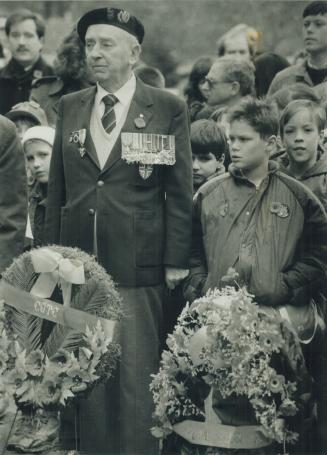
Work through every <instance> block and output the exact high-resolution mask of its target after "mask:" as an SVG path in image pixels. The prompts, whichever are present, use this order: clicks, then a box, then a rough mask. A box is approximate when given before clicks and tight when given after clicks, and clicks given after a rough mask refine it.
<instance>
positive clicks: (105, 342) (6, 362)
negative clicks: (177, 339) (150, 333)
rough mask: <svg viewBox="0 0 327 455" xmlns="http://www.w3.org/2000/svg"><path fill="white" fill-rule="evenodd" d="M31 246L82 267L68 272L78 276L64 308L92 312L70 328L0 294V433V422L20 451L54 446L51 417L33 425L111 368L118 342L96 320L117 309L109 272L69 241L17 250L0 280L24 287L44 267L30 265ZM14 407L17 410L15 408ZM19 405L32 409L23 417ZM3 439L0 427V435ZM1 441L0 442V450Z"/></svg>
mask: <svg viewBox="0 0 327 455" xmlns="http://www.w3.org/2000/svg"><path fill="white" fill-rule="evenodd" d="M35 252H36V255H38V256H40V254H41V257H42V255H45V259H46V260H47V259H49V258H50V259H51V260H52V258H53V257H54V258H55V259H56V260H57V259H58V258H59V259H58V263H59V262H60V261H61V260H63V261H64V265H65V266H67V264H68V265H72V264H73V265H74V266H75V268H76V267H77V268H78V267H79V268H82V270H83V273H84V278H83V282H82V281H79V280H76V279H75V283H80V284H71V285H70V294H69V300H70V301H69V309H70V308H71V309H72V311H76V310H80V315H82V316H81V317H82V318H83V315H85V316H86V314H88V315H92V316H93V317H94V319H93V320H94V324H93V326H92V327H88V325H87V324H86V326H85V330H83V331H78V330H76V328H72V327H71V326H69V325H61V324H55V323H53V322H50V323H49V321H45V320H44V319H42V318H40V317H37V316H35V315H33V314H30V313H28V312H25V311H22V310H21V309H17V307H15V308H14V307H13V306H9V304H6V301H5V300H4V301H2V302H0V334H1V336H0V374H1V379H0V436H1V434H2V433H1V430H3V431H4V433H5V431H7V433H9V434H7V437H6V443H7V444H8V448H13V449H19V450H21V451H28V452H30V451H31V452H34V451H35V452H40V451H44V450H45V449H48V448H49V447H51V449H57V448H59V444H58V419H57V418H55V419H54V420H53V419H51V418H49V419H45V424H44V425H41V423H42V420H44V413H47V412H48V411H55V414H58V411H59V410H60V409H61V408H62V407H63V406H65V405H66V404H67V401H70V400H72V399H73V398H74V397H76V396H77V395H78V394H79V393H80V392H84V393H85V391H89V390H90V389H91V387H92V386H94V384H95V383H97V382H100V381H105V380H107V379H108V378H109V377H110V376H111V375H112V373H113V371H114V369H115V366H116V362H117V360H118V358H119V354H120V348H119V345H118V344H117V343H116V342H115V339H112V337H111V336H108V333H107V332H106V330H105V329H104V326H103V325H102V323H101V321H105V322H108V321H106V320H111V321H113V324H114V323H115V321H116V322H117V321H119V320H120V318H121V316H122V312H121V301H120V297H119V295H118V292H117V291H116V289H115V285H114V283H113V281H112V279H111V278H110V277H109V275H108V274H107V273H106V271H105V270H104V269H103V268H102V267H101V266H100V265H99V264H97V262H96V261H95V259H94V258H93V257H91V256H90V255H88V254H87V253H84V252H82V251H81V250H79V249H76V248H68V247H61V246H51V247H49V248H41V249H37V250H31V251H30V252H27V253H24V254H22V255H21V256H19V257H18V258H17V259H15V260H14V262H13V264H12V265H11V266H10V267H9V268H8V269H7V270H6V271H5V272H4V273H3V280H4V282H5V283H6V285H9V287H10V286H11V287H13V288H15V289H19V290H20V291H25V293H30V292H31V291H32V290H33V288H34V287H35V286H36V283H37V281H38V279H39V277H43V275H46V274H43V273H37V272H36V271H35V265H34V263H33V254H35ZM47 255H48V256H49V257H47ZM63 269H65V268H63ZM73 272H74V270H73ZM50 275H51V274H50ZM58 276H59V275H58ZM64 278H65V272H62V277H61V282H58V283H57V284H56V286H55V289H54V293H53V296H54V297H52V298H53V300H55V301H57V302H58V300H65V296H64V295H63V294H64V289H63V284H66V285H67V282H65V280H64ZM72 283H74V279H72ZM0 294H1V291H0ZM22 295H23V296H24V295H27V294H22ZM7 303H8V302H7ZM54 305H56V304H54ZM58 306H59V305H58ZM60 307H62V306H61V305H60ZM74 314H75V313H74ZM92 316H87V317H89V318H92ZM93 320H92V321H93ZM13 398H14V399H13ZM17 409H18V410H19V409H20V410H22V411H23V413H21V412H19V413H18V414H17ZM26 410H28V414H29V416H30V415H33V419H32V421H31V419H30V418H27V419H26V412H25V411H26ZM10 417H12V418H11V419H10ZM15 420H16V421H15ZM1 421H2V423H3V428H2V427H1ZM35 421H36V423H37V424H36V425H35ZM31 425H32V427H33V428H31ZM28 427H30V428H29V432H28V430H27V429H28ZM6 428H7V430H6ZM4 439H5V438H4V436H3V435H2V437H0V440H4ZM1 448H2V447H1V443H0V453H2V451H1ZM51 453H52V452H51Z"/></svg>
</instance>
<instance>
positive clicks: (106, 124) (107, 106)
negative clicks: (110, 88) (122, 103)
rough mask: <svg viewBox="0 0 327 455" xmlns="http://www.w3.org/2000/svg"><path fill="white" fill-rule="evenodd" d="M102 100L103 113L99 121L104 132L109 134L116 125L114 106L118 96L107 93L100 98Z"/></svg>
mask: <svg viewBox="0 0 327 455" xmlns="http://www.w3.org/2000/svg"><path fill="white" fill-rule="evenodd" d="M102 101H103V102H104V113H103V116H102V118H101V122H102V126H103V128H104V129H105V131H106V133H107V134H110V133H111V131H112V130H113V129H114V128H115V126H116V115H115V109H114V106H115V104H116V103H117V101H118V98H117V97H116V96H115V95H112V94H108V95H106V96H104V97H103V98H102Z"/></svg>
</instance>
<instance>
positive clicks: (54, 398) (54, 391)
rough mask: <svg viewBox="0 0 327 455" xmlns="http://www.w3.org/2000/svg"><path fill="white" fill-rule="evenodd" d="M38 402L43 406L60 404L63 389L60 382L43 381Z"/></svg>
mask: <svg viewBox="0 0 327 455" xmlns="http://www.w3.org/2000/svg"><path fill="white" fill-rule="evenodd" d="M37 392H38V402H39V403H40V404H41V406H42V405H50V404H55V403H58V402H59V399H60V396H61V387H60V384H58V382H56V381H53V380H51V379H47V380H46V381H42V382H41V383H40V385H39V387H38V391H37Z"/></svg>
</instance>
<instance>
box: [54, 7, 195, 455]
mask: <svg viewBox="0 0 327 455" xmlns="http://www.w3.org/2000/svg"><path fill="white" fill-rule="evenodd" d="M77 31H78V34H79V36H80V38H81V40H82V41H83V42H84V43H85V49H86V57H87V63H88V65H89V67H90V69H91V70H92V72H93V73H94V75H95V78H96V80H97V86H96V87H92V88H88V89H85V90H83V91H80V92H77V93H72V94H69V95H66V96H64V97H63V98H62V99H61V102H60V104H59V109H58V121H57V126H56V138H55V143H54V148H53V155H52V162H51V166H50V176H49V189H48V211H47V218H46V232H47V233H48V241H49V242H51V243H60V244H63V245H68V246H75V247H79V248H82V249H83V250H85V251H87V252H89V253H94V254H95V255H96V256H97V257H98V260H99V262H100V264H102V265H103V266H104V267H105V268H106V270H107V271H108V272H109V273H110V274H111V275H112V277H113V279H114V280H115V282H116V283H117V284H118V290H119V292H120V294H121V296H122V299H123V307H124V311H125V318H124V321H123V322H122V325H121V328H120V343H121V346H122V359H121V363H120V368H119V383H118V384H117V389H115V388H114V389H113V392H114V393H113V395H114V398H115V399H116V400H117V401H118V403H114V402H113V401H110V400H109V401H107V397H108V395H106V394H103V393H102V394H101V391H99V390H97V391H96V394H95V395H97V397H95V396H94V397H93V400H91V402H90V409H89V412H86V411H85V409H84V411H82V413H81V420H82V426H83V425H85V427H86V429H85V430H84V429H82V431H81V434H82V437H84V447H85V446H87V449H88V450H90V451H92V453H94V452H103V453H106V454H108V453H111V452H110V450H111V451H112V452H113V453H115V454H117V453H126V454H133V455H136V454H144V455H147V454H154V453H156V451H157V444H156V442H155V440H154V438H152V436H151V435H150V428H151V426H152V422H151V412H152V400H151V395H150V393H149V383H150V380H151V378H150V375H151V373H153V372H155V371H156V370H157V369H158V363H159V341H160V336H159V335H160V329H161V321H162V311H163V308H162V294H163V289H164V281H165V282H166V284H167V286H168V287H169V288H170V289H173V288H174V287H175V286H176V285H177V284H178V282H179V281H181V280H182V279H183V278H184V277H185V276H186V275H187V274H188V264H189V249H190V237H191V232H190V229H191V207H192V161H191V149H190V141H189V126H188V117H187V110H186V105H185V103H184V102H183V101H181V100H179V99H178V98H176V97H175V96H173V95H171V94H170V93H167V92H165V91H162V90H160V89H157V88H153V87H150V86H146V85H144V84H143V83H142V82H141V81H140V80H138V79H136V78H135V75H134V73H133V67H134V65H135V64H136V63H137V61H138V59H139V55H140V52H141V43H142V41H143V36H144V28H143V25H142V24H141V22H140V21H139V20H138V19H137V18H136V17H134V16H132V15H130V14H129V13H128V12H127V11H123V10H119V9H116V8H100V9H96V10H92V11H90V12H88V13H86V14H85V15H84V16H83V17H82V18H81V19H80V20H79V22H78V25H77ZM109 392H110V391H109ZM106 408H107V409H106ZM109 409H111V410H112V411H113V412H114V413H115V414H116V417H117V419H118V421H114V422H112V421H111V420H110V419H111V417H112V416H109V414H107V410H109ZM91 411H92V412H93V416H90V415H91V414H90V413H91ZM87 419H89V420H87ZM91 429H92V430H91ZM110 429H111V430H112V429H114V433H115V435H114V436H115V440H113V439H112V438H110V437H109V430H110ZM87 430H88V434H87V437H85V435H86V432H87ZM92 441H93V442H92ZM113 442H115V444H114V446H113V447H112V443H113ZM82 445H83V441H82ZM110 447H112V448H111V449H110Z"/></svg>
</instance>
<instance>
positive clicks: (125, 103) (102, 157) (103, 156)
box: [90, 73, 136, 169]
mask: <svg viewBox="0 0 327 455" xmlns="http://www.w3.org/2000/svg"><path fill="white" fill-rule="evenodd" d="M135 87H136V79H135V76H134V73H132V76H131V77H130V78H129V80H128V81H127V82H126V83H125V84H124V85H123V86H122V87H121V88H120V89H119V90H117V91H116V92H115V93H113V95H115V96H116V97H117V99H118V101H117V103H116V104H115V106H114V110H115V115H116V126H115V128H114V129H113V130H112V131H111V133H110V134H107V132H106V131H105V129H104V128H103V125H102V122H101V118H102V116H103V114H104V110H105V106H104V102H103V101H102V99H103V97H104V96H106V95H108V93H109V92H107V91H106V90H105V89H104V88H103V87H101V85H100V84H99V83H98V84H97V92H96V95H95V99H94V105H93V109H92V113H91V124H90V128H91V136H92V139H93V142H94V145H95V149H96V152H97V156H98V160H99V164H100V167H101V169H103V167H104V165H105V163H106V161H107V159H108V157H109V155H110V152H111V150H112V149H113V146H114V145H115V143H116V141H117V139H118V136H119V134H120V131H121V129H122V127H123V125H124V123H125V120H126V117H127V114H128V110H129V107H130V104H131V101H132V98H133V95H134V93H135Z"/></svg>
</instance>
